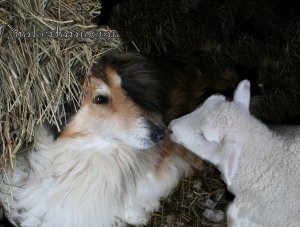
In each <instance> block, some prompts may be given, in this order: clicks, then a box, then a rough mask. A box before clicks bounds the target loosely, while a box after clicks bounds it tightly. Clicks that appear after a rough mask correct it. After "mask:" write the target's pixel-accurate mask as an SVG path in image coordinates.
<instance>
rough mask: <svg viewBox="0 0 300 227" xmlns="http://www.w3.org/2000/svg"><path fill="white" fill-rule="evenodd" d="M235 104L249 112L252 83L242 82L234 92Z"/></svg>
mask: <svg viewBox="0 0 300 227" xmlns="http://www.w3.org/2000/svg"><path fill="white" fill-rule="evenodd" d="M233 100H234V102H237V103H239V104H240V105H242V106H243V107H244V108H245V109H246V110H249V103H250V82H249V80H243V81H242V82H240V83H239V84H238V86H237V88H236V89H235V92H234V98H233Z"/></svg>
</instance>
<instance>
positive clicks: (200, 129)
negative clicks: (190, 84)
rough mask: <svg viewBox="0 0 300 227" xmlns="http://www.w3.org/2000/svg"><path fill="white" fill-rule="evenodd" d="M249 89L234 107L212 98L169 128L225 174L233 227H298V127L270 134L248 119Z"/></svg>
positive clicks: (244, 84) (242, 86)
mask: <svg viewBox="0 0 300 227" xmlns="http://www.w3.org/2000/svg"><path fill="white" fill-rule="evenodd" d="M249 101H250V85H249V82H247V81H244V82H241V84H240V85H239V86H238V88H237V90H236V92H235V97H234V101H233V102H229V101H226V100H225V98H224V97H223V96H220V95H215V96H212V97H210V98H209V99H208V100H207V101H205V102H204V104H203V105H202V106H201V107H200V108H198V109H197V110H196V111H195V112H193V113H191V114H189V115H187V116H184V117H182V118H180V119H177V120H174V121H173V122H171V124H170V127H169V128H170V129H171V131H173V134H172V135H171V138H172V139H173V140H174V141H175V142H178V143H181V144H183V145H184V146H186V147H187V148H189V149H190V150H192V151H193V152H195V153H196V154H198V155H199V156H201V157H202V158H203V159H206V160H208V161H210V162H212V163H214V164H215V165H216V166H217V167H218V168H219V170H220V171H221V173H222V175H223V177H224V180H225V182H226V184H227V186H228V188H229V190H230V191H231V192H232V193H233V194H234V195H235V196H236V197H235V199H234V202H233V203H232V204H231V205H230V206H229V209H228V211H227V218H228V224H229V226H240V227H246V226H256V225H261V226H267V227H277V226H278V227H283V226H289V227H298V226H300V135H299V134H297V133H295V132H297V131H299V130H300V127H298V128H297V127H294V128H287V127H284V129H285V130H286V132H285V133H283V132H282V131H283V130H280V129H279V128H277V132H278V131H280V133H275V132H272V131H271V130H270V129H268V128H267V127H266V126H265V125H264V124H262V123H261V122H259V121H258V120H256V119H255V118H254V117H252V116H251V115H250V114H249Z"/></svg>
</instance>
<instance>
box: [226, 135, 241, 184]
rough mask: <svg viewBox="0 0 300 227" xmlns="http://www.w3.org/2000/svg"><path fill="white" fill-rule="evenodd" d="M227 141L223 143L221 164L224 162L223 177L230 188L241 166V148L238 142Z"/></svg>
mask: <svg viewBox="0 0 300 227" xmlns="http://www.w3.org/2000/svg"><path fill="white" fill-rule="evenodd" d="M225 140H226V139H224V141H223V143H224V145H223V148H222V154H223V160H221V162H223V175H224V178H225V181H226V183H227V185H228V186H230V185H231V182H232V179H233V177H234V175H235V173H236V170H237V167H238V164H239V159H240V154H241V146H240V144H239V143H237V142H226V141H225Z"/></svg>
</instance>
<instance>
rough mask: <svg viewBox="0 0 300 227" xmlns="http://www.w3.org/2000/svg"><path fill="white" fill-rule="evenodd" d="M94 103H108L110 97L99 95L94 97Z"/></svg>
mask: <svg viewBox="0 0 300 227" xmlns="http://www.w3.org/2000/svg"><path fill="white" fill-rule="evenodd" d="M93 103H95V104H107V103H108V97H107V96H104V95H97V96H96V97H94V98H93Z"/></svg>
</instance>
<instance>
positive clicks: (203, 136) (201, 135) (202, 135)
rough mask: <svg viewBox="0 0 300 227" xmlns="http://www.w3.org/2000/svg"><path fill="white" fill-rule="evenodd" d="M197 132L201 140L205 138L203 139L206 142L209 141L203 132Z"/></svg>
mask: <svg viewBox="0 0 300 227" xmlns="http://www.w3.org/2000/svg"><path fill="white" fill-rule="evenodd" d="M198 134H199V135H200V137H201V139H203V140H205V141H207V142H211V141H209V140H208V139H207V138H206V137H205V134H204V133H203V132H199V133H198Z"/></svg>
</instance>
